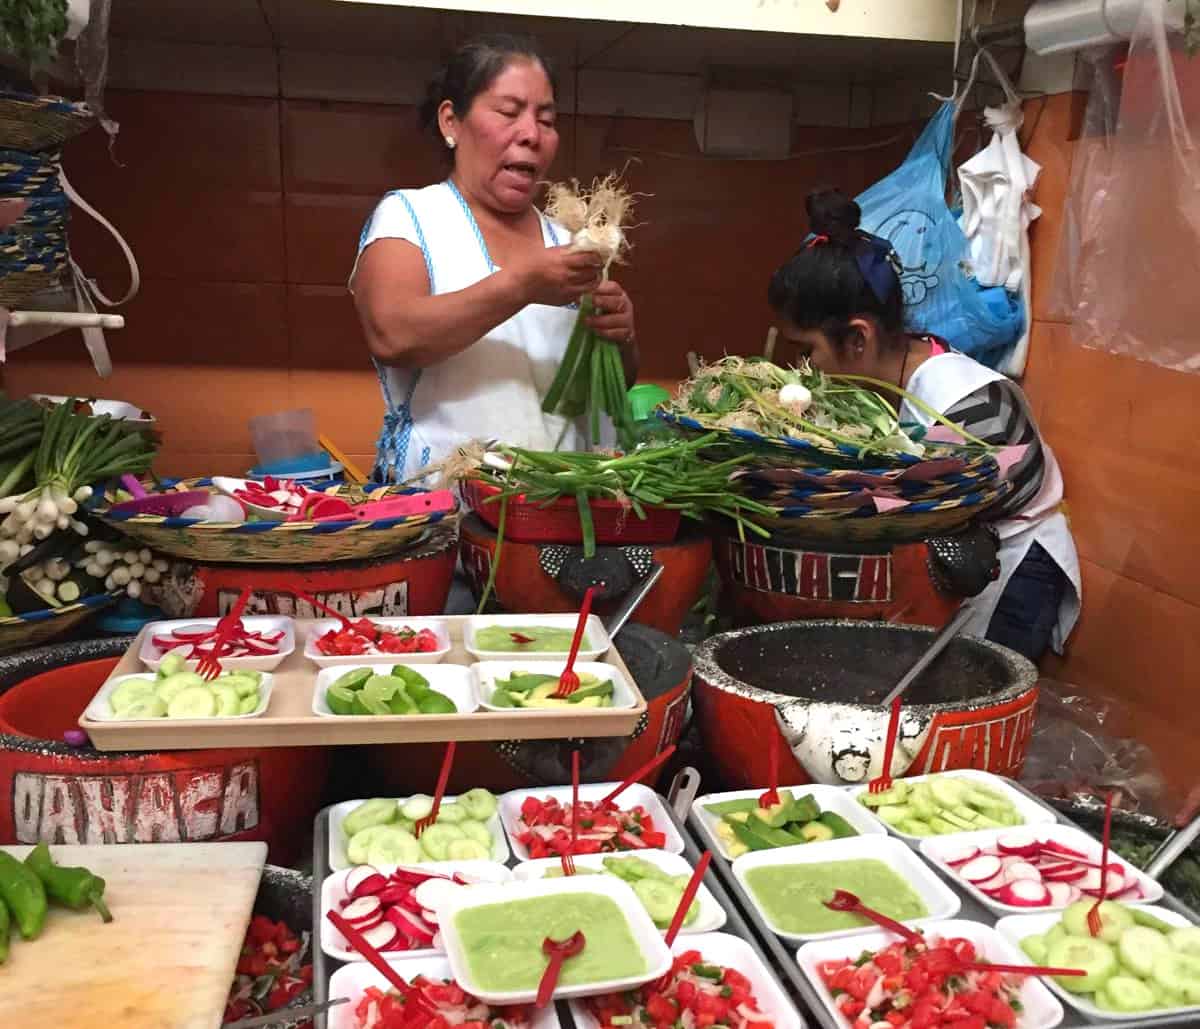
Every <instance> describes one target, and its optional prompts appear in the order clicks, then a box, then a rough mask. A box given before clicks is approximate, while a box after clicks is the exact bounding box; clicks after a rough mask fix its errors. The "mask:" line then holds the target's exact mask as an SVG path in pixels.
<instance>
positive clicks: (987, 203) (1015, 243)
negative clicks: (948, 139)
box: [958, 48, 1042, 376]
mask: <svg viewBox="0 0 1200 1029" xmlns="http://www.w3.org/2000/svg"><path fill="white" fill-rule="evenodd" d="M980 57H985V58H987V60H988V62H989V63H990V64H991V66H992V70H993V72H994V73H995V75H996V79H997V82H998V83H999V85H1000V87H1001V88H1002V89H1003V90H1004V94H1005V97H1006V101H1005V103H1004V104H1003V105H1002V106H1000V107H987V108H984V112H983V116H984V120H985V121H986V122H987V125H988V127H989V128H990V129H991V130H992V138H991V140H989V142H988V144H987V146H985V147H984V148H983V149H982V150H980V151H979V153H977V154H976V155H975V156H974V157H972V158H971V159H970V160H968V161H966V162H964V163H963V164H961V165H960V166H959V168H958V178H959V185H960V188H961V191H962V216H961V217H960V218H959V225H960V227H961V228H962V230H963V234H964V235H965V236H966V237H967V243H968V247H969V253H970V255H971V265H972V270H973V272H974V275H975V279H976V281H977V282H978V283H979V285H980V286H1003V287H1004V288H1005V289H1007V290H1008V291H1009V292H1011V293H1020V294H1021V301H1022V304H1023V305H1024V309H1025V332H1024V334H1023V335H1022V337H1021V338H1020V339H1019V340H1018V341H1017V344H1016V346H1014V347H1013V349H1012V350H1011V351H1010V353H1009V355H1008V357H1006V358H1005V360H1004V363H1003V364H1002V366H1001V368H1000V371H1002V372H1004V374H1006V375H1011V376H1020V375H1021V374H1023V373H1024V371H1025V361H1026V359H1027V357H1028V354H1029V326H1030V322H1031V321H1032V309H1031V307H1030V300H1031V296H1030V274H1031V269H1030V258H1029V226H1030V224H1031V223H1032V222H1033V221H1034V220H1035V219H1036V218H1037V217H1038V216H1039V215H1040V214H1041V213H1042V209H1041V208H1040V207H1038V206H1037V204H1035V203H1034V202H1033V200H1032V194H1033V190H1034V187H1035V185H1036V184H1037V178H1038V175H1039V174H1040V172H1041V170H1042V167H1041V165H1040V164H1038V163H1037V162H1036V161H1034V160H1032V159H1031V158H1030V157H1028V156H1027V155H1026V154H1024V153H1022V152H1021V144H1020V142H1019V141H1018V139H1017V133H1018V132H1019V131H1020V129H1021V123H1022V121H1023V120H1024V116H1023V114H1022V113H1021V99H1020V97H1018V96H1017V94H1016V91H1015V90H1014V89H1013V86H1012V83H1011V82H1010V81H1009V79H1008V76H1007V75H1005V73H1004V69H1003V68H1001V67H1000V65H999V63H998V62H997V61H996V59H995V58H994V57H993V56H992V55H991V53H989V52H988V51H987V50H986V49H985V48H981V49H980V51H979V53H978V54H976V55H975V62H974V64H975V65H977V64H978V61H979V58H980ZM971 74H972V77H974V74H975V69H974V68H973V69H972V73H971Z"/></svg>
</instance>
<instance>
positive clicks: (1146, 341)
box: [1051, 0, 1200, 372]
mask: <svg viewBox="0 0 1200 1029" xmlns="http://www.w3.org/2000/svg"><path fill="white" fill-rule="evenodd" d="M1086 57H1087V60H1088V62H1089V64H1090V66H1091V68H1092V70H1093V76H1092V89H1091V95H1090V97H1089V100H1088V107H1087V114H1086V117H1085V121H1084V130H1083V135H1082V138H1081V139H1080V140H1079V142H1078V143H1077V144H1076V147H1075V156H1074V159H1073V162H1072V169H1071V185H1070V189H1069V192H1068V195H1067V203H1066V210H1065V213H1064V218H1065V222H1064V229H1063V235H1062V242H1061V244H1060V252H1059V255H1058V261H1057V264H1056V267H1055V282H1054V289H1053V292H1052V296H1051V307H1052V310H1053V312H1054V314H1055V316H1056V317H1058V318H1061V319H1063V320H1066V321H1070V322H1071V323H1072V334H1073V337H1074V339H1075V341H1076V342H1078V343H1082V344H1084V345H1085V346H1090V347H1094V348H1097V349H1102V350H1108V351H1112V352H1114V353H1119V354H1128V355H1130V356H1133V357H1136V358H1138V359H1140V360H1144V361H1152V362H1154V363H1155V364H1160V365H1164V366H1166V367H1168V368H1174V369H1176V370H1179V371H1191V372H1195V371H1200V336H1198V335H1197V334H1196V326H1197V325H1198V324H1200V289H1197V288H1196V283H1197V282H1200V151H1198V150H1197V147H1196V143H1195V142H1194V133H1195V131H1196V130H1197V128H1200V59H1190V58H1188V56H1187V55H1186V54H1185V52H1184V49H1183V45H1182V42H1181V41H1180V40H1178V39H1174V38H1170V37H1168V35H1167V31H1166V24H1165V21H1164V4H1163V3H1162V0H1148V2H1147V3H1146V4H1145V6H1144V8H1143V10H1142V14H1141V17H1140V19H1139V21H1138V24H1137V28H1136V29H1135V31H1134V34H1133V37H1132V38H1131V39H1130V43H1129V52H1128V55H1127V56H1125V57H1124V61H1123V69H1122V74H1121V76H1120V77H1121V79H1122V80H1123V81H1121V82H1120V83H1118V74H1117V70H1116V66H1117V65H1120V64H1121V61H1116V62H1114V60H1113V57H1114V51H1112V50H1103V51H1098V52H1091V53H1089V54H1087V55H1086ZM1118 85H1119V87H1120V88H1119V89H1118ZM1118 94H1119V96H1120V99H1119V105H1118V101H1117V97H1118Z"/></svg>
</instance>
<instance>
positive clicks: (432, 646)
mask: <svg viewBox="0 0 1200 1029" xmlns="http://www.w3.org/2000/svg"><path fill="white" fill-rule="evenodd" d="M314 645H315V646H316V648H317V650H319V651H320V652H321V653H322V654H324V655H325V656H326V657H345V656H350V655H359V654H431V653H433V652H434V651H435V650H440V649H441V644H440V643H439V642H438V638H437V634H436V633H435V632H433V631H432V630H431V629H419V630H418V629H410V628H408V627H407V626H401V627H400V628H391V627H390V626H382V625H377V624H376V623H375V622H372V621H371V619H369V618H359V619H358V620H357V621H354V622H351V624H350V626H349V627H344V628H337V629H330V630H329V631H328V632H326V633H324V634H323V635H321V636H318V637H317V638H316V640H315V641H314Z"/></svg>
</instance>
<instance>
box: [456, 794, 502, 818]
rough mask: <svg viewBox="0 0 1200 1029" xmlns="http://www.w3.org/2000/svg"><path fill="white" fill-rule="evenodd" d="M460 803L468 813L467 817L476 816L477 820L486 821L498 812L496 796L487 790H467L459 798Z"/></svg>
mask: <svg viewBox="0 0 1200 1029" xmlns="http://www.w3.org/2000/svg"><path fill="white" fill-rule="evenodd" d="M458 803H459V804H460V805H461V807H462V809H463V810H464V811H465V812H466V813H467V817H468V818H474V819H475V821H477V822H486V821H487V820H488V819H489V818H491V817H492V815H494V814H495V813H496V807H497V804H496V797H495V795H494V794H492V793H490V792H489V791H487V790H483V789H474V790H467V792H466V793H464V794H463V795H462V796H461V797H459V798H458Z"/></svg>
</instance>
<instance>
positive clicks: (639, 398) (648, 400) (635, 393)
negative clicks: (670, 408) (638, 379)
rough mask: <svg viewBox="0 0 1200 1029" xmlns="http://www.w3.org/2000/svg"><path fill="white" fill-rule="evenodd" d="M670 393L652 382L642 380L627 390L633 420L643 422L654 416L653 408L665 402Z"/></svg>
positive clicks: (669, 397) (668, 398)
mask: <svg viewBox="0 0 1200 1029" xmlns="http://www.w3.org/2000/svg"><path fill="white" fill-rule="evenodd" d="M670 399H671V394H670V393H668V392H667V391H666V390H665V389H663V388H662V387H661V386H655V385H654V384H653V383H652V382H643V383H641V384H639V385H637V386H634V387H633V388H632V389H631V390H630V391H629V406H630V407H631V408H632V409H633V420H634V421H635V422H644V421H648V420H649V419H651V418H653V417H654V409H655V408H656V407H658V405H659V404H665V403H666V402H667V401H668V400H670Z"/></svg>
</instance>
